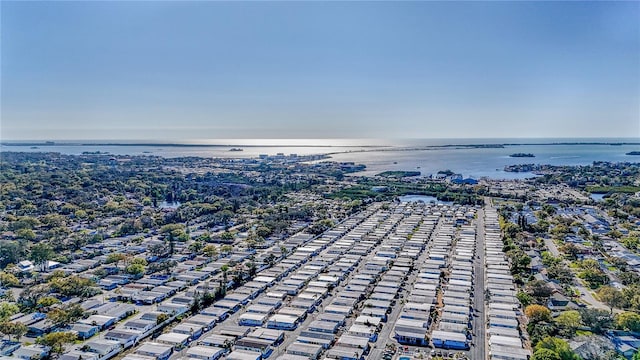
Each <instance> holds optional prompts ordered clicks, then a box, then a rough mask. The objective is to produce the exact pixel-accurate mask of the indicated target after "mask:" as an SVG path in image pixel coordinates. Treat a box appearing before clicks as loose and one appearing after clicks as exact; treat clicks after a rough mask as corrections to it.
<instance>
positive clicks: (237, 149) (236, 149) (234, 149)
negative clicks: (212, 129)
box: [229, 148, 243, 151]
mask: <svg viewBox="0 0 640 360" xmlns="http://www.w3.org/2000/svg"><path fill="white" fill-rule="evenodd" d="M242 150H243V149H242V148H231V149H229V151H242Z"/></svg>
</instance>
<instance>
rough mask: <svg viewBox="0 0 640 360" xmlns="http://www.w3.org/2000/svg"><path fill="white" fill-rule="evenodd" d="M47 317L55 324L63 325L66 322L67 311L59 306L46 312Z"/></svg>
mask: <svg viewBox="0 0 640 360" xmlns="http://www.w3.org/2000/svg"><path fill="white" fill-rule="evenodd" d="M47 319H49V320H51V322H52V323H54V324H55V325H56V326H65V325H67V324H68V322H67V320H68V316H67V312H66V311H65V310H64V309H61V308H55V309H51V310H49V312H47Z"/></svg>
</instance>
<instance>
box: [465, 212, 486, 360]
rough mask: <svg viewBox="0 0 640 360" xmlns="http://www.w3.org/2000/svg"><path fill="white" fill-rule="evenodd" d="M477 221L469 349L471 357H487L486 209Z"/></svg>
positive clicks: (479, 214) (480, 213) (478, 215)
mask: <svg viewBox="0 0 640 360" xmlns="http://www.w3.org/2000/svg"><path fill="white" fill-rule="evenodd" d="M476 217H477V220H476V221H477V223H476V258H475V261H474V269H473V272H474V279H475V283H474V286H475V287H474V293H473V307H474V309H476V310H475V315H477V316H475V315H474V318H473V346H471V349H470V350H469V354H470V357H471V359H486V356H485V354H486V345H487V334H486V330H487V328H486V318H487V316H486V309H487V306H486V305H487V304H485V293H484V292H485V286H484V211H483V210H478V212H477V216H476Z"/></svg>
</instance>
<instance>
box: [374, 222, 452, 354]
mask: <svg viewBox="0 0 640 360" xmlns="http://www.w3.org/2000/svg"><path fill="white" fill-rule="evenodd" d="M440 220H441V219H438V223H437V224H436V226H435V228H434V230H433V231H432V232H431V235H430V236H429V239H427V242H426V243H425V249H424V250H422V253H421V254H420V256H419V257H418V259H417V260H416V261H415V262H414V267H413V271H412V272H411V273H410V274H409V277H408V278H407V281H406V282H405V286H403V287H402V288H401V289H400V298H399V299H398V301H397V304H396V306H394V307H393V311H392V312H391V314H390V315H389V317H388V320H387V322H386V323H384V325H383V326H382V330H380V334H378V339H379V340H378V341H377V342H376V344H375V346H376V347H375V348H374V349H373V350H371V353H370V354H369V356H368V359H371V360H378V359H382V354H383V352H384V350H385V345H386V344H388V343H394V344H396V345H397V346H398V347H400V345H399V344H398V342H397V341H396V340H395V339H394V338H393V328H394V326H395V323H396V321H397V320H398V317H399V316H400V313H401V312H402V303H403V300H404V299H405V298H406V296H407V295H409V293H410V291H409V289H413V284H414V283H415V282H416V279H417V277H418V273H419V272H420V264H423V263H424V262H425V261H426V260H427V255H428V253H429V252H428V251H426V249H427V246H428V244H429V242H431V239H432V237H433V236H435V234H436V233H437V232H438V229H439V227H440V224H441V221H440ZM409 348H410V350H411V351H414V349H421V350H422V351H425V352H429V349H425V348H418V347H409Z"/></svg>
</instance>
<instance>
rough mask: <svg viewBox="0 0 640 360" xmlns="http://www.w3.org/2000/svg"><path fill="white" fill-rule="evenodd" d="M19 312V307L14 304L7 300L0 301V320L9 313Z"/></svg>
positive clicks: (9, 315)
mask: <svg viewBox="0 0 640 360" xmlns="http://www.w3.org/2000/svg"><path fill="white" fill-rule="evenodd" d="M19 312H20V308H19V307H18V305H16V304H12V303H10V302H7V301H3V302H1V303H0V321H2V320H5V319H7V318H9V317H11V315H14V314H17V313H19Z"/></svg>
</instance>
